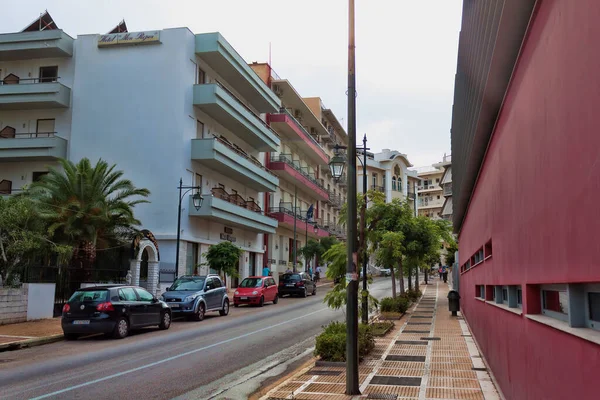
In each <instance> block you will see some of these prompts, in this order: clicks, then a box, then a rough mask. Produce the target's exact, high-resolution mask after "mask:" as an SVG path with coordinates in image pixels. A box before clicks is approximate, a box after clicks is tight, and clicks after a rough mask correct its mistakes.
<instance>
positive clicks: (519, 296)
mask: <svg viewBox="0 0 600 400" xmlns="http://www.w3.org/2000/svg"><path fill="white" fill-rule="evenodd" d="M517 307H519V308H522V307H523V290H521V287H520V286H519V288H518V289H517Z"/></svg>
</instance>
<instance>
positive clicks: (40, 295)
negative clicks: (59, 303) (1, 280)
mask: <svg viewBox="0 0 600 400" xmlns="http://www.w3.org/2000/svg"><path fill="white" fill-rule="evenodd" d="M55 287H56V285H55V284H54V283H26V284H23V286H22V287H20V288H17V289H8V288H0V325H4V324H15V323H19V322H25V321H32V320H36V319H45V318H52V317H53V312H54V290H55Z"/></svg>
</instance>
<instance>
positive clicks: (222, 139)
mask: <svg viewBox="0 0 600 400" xmlns="http://www.w3.org/2000/svg"><path fill="white" fill-rule="evenodd" d="M215 140H217V141H218V142H220V143H223V144H224V145H225V146H227V147H229V148H230V149H231V150H233V151H234V152H236V153H237V154H239V155H240V156H242V157H244V158H245V159H246V160H248V161H250V162H251V163H253V164H254V165H256V166H257V167H259V168H260V169H262V170H263V171H266V172H268V173H269V174H271V175H273V176H276V175H275V174H274V173H273V172H271V171H270V170H269V169H268V168H266V167H265V166H264V165H262V164H261V162H260V161H259V160H258V159H257V158H256V157H254V156H253V155H252V154H248V153H246V152H245V151H244V149H242V148H241V147H239V146H238V145H236V144H235V143H231V142H230V141H229V140H228V139H227V138H226V137H224V136H218V135H217V136H215Z"/></svg>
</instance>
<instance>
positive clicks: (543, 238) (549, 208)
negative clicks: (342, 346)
mask: <svg viewBox="0 0 600 400" xmlns="http://www.w3.org/2000/svg"><path fill="white" fill-rule="evenodd" d="M538 7H539V8H538V10H537V12H536V14H535V15H534V17H533V20H532V25H531V26H530V32H529V34H528V37H527V38H526V40H525V43H524V47H523V48H522V50H521V51H522V53H521V56H520V59H519V61H518V64H517V67H516V70H515V73H514V76H513V81H512V83H511V85H510V87H509V90H508V93H507V96H506V98H505V103H504V107H503V109H502V111H501V114H500V116H499V120H498V123H497V127H496V130H495V132H494V134H493V136H492V139H491V143H490V145H489V148H488V153H487V155H486V158H485V160H484V163H483V166H482V170H481V171H480V176H479V180H478V182H477V184H476V187H475V190H474V194H473V197H472V199H471V204H470V206H469V209H468V211H467V215H466V219H465V221H464V224H463V227H462V231H461V232H460V237H459V243H460V250H459V253H460V262H459V263H460V264H461V265H462V263H463V262H464V261H465V260H466V259H467V258H468V257H470V256H471V255H472V254H474V253H475V252H476V251H477V250H478V249H479V248H480V247H481V246H483V245H484V244H485V243H486V242H487V241H488V240H490V239H492V240H493V256H492V258H490V259H488V260H486V261H485V262H483V263H482V264H480V265H478V266H477V267H475V268H472V269H471V270H469V271H467V272H465V273H463V274H462V275H461V277H460V293H461V296H462V299H461V302H462V310H463V312H464V315H465V317H466V318H467V320H468V322H469V325H470V327H471V329H472V330H473V333H474V335H475V337H476V339H477V341H478V343H479V345H480V346H481V349H482V351H483V353H484V355H485V357H486V359H487V361H488V363H489V364H490V367H491V369H492V372H493V373H494V375H495V377H496V379H497V381H498V383H499V385H500V388H501V390H502V391H503V392H504V395H505V396H506V398H507V399H546V400H552V399H594V398H598V393H597V389H596V386H595V385H594V384H593V382H595V380H596V379H597V371H598V365H600V351H599V347H598V344H596V343H593V342H592V341H588V340H584V339H582V338H579V337H576V336H574V335H573V334H569V333H567V332H565V331H562V330H559V329H556V328H554V327H551V326H548V325H545V324H541V323H538V322H536V321H533V320H531V319H528V318H527V317H526V315H527V314H539V313H540V302H539V297H540V296H539V286H538V285H540V284H550V283H576V282H577V283H584V282H600V260H599V259H598V239H597V235H595V234H594V233H593V232H596V231H597V229H598V227H599V226H600V223H599V219H598V215H597V207H598V206H597V199H598V195H600V162H598V160H599V159H598V149H599V148H600V135H599V134H598V129H599V127H600V123H599V120H598V117H597V115H598V105H599V104H600V91H598V86H599V85H600V80H599V78H598V71H599V70H600V56H599V55H598V53H597V52H590V49H591V48H594V46H596V43H597V38H598V37H600V25H599V24H598V23H597V17H598V15H600V3H598V2H597V1H595V0H581V1H579V2H563V1H543V2H539V3H538ZM475 285H521V287H522V290H523V315H518V314H515V313H512V312H508V311H506V310H503V309H501V308H499V307H495V306H493V305H490V304H487V303H484V302H482V301H479V300H476V299H475ZM574 329H577V330H579V331H580V332H581V330H584V328H574ZM587 332H589V334H590V335H591V337H598V336H597V335H598V332H594V331H591V330H587Z"/></svg>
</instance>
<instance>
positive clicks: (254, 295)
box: [233, 276, 279, 307]
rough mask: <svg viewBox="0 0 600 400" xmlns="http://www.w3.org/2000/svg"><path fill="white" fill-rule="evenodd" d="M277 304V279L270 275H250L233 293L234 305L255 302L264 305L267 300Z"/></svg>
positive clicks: (254, 303)
mask: <svg viewBox="0 0 600 400" xmlns="http://www.w3.org/2000/svg"><path fill="white" fill-rule="evenodd" d="M269 301H272V302H273V304H277V302H278V301H279V292H278V290H277V284H276V283H275V279H273V278H272V277H270V276H249V277H248V278H244V280H243V281H242V282H241V283H240V285H239V286H238V288H237V289H236V291H235V293H234V294H233V306H234V307H238V306H239V305H240V304H253V305H258V306H260V307H262V306H263V305H264V304H265V302H269Z"/></svg>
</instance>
